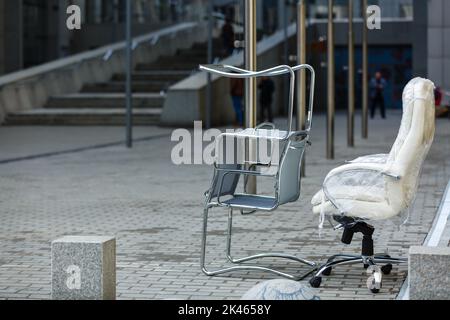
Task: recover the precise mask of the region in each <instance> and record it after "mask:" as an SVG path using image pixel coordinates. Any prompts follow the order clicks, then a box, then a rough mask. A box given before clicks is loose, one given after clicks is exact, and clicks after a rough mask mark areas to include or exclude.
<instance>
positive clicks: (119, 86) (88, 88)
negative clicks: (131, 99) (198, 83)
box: [81, 81, 171, 93]
mask: <svg viewBox="0 0 450 320" xmlns="http://www.w3.org/2000/svg"><path fill="white" fill-rule="evenodd" d="M170 85H171V82H170V81H133V83H132V90H133V92H138V93H139V92H141V93H143V92H161V91H165V90H167V89H168V88H169V87H170ZM81 92H82V93H96V92H104V93H119V92H125V82H124V81H110V82H103V83H93V84H88V85H85V86H84V87H83V89H82V90H81Z"/></svg>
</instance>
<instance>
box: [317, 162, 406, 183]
mask: <svg viewBox="0 0 450 320" xmlns="http://www.w3.org/2000/svg"><path fill="white" fill-rule="evenodd" d="M350 170H368V171H375V172H378V173H380V174H383V175H385V176H387V177H390V178H394V179H396V180H400V179H401V176H400V175H399V174H397V173H396V172H391V171H389V170H387V169H386V165H385V164H384V163H364V162H361V163H360V162H356V163H353V162H352V163H349V164H346V165H343V166H340V167H337V168H335V169H333V170H332V171H330V173H329V174H328V175H327V178H328V177H331V176H334V175H336V174H339V173H341V172H345V171H350ZM325 179H326V178H325Z"/></svg>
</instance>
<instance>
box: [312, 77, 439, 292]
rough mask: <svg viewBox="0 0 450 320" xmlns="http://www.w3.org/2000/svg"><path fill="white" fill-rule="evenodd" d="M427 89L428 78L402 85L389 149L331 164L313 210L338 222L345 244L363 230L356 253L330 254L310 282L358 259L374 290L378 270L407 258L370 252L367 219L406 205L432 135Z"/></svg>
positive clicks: (431, 107)
mask: <svg viewBox="0 0 450 320" xmlns="http://www.w3.org/2000/svg"><path fill="white" fill-rule="evenodd" d="M433 89H434V85H433V83H432V82H431V81H429V80H426V79H422V78H415V79H413V80H411V81H410V82H409V83H408V85H407V86H406V87H405V89H404V93H403V117H402V122H401V127H400V131H399V133H398V136H397V139H396V141H395V144H394V146H393V147H392V150H391V152H390V154H386V155H372V156H366V157H361V158H358V159H356V160H354V161H351V162H350V163H349V164H347V165H344V166H341V167H339V168H337V169H334V170H333V171H331V172H330V173H329V174H328V176H327V177H326V178H325V182H324V183H323V188H322V190H320V191H319V192H318V193H317V194H316V195H315V196H314V198H313V199H312V205H313V206H314V208H313V211H314V213H315V214H320V215H321V221H322V224H323V221H324V219H325V217H328V219H329V220H330V223H331V224H332V225H333V221H332V220H333V219H334V220H335V221H336V222H337V223H338V224H339V225H338V226H337V227H335V229H343V230H344V233H343V236H342V242H343V243H345V244H350V243H351V242H352V239H353V235H354V234H355V233H362V234H363V240H362V253H361V255H360V256H355V255H347V254H339V255H335V256H333V257H331V258H330V259H329V260H328V262H327V263H325V264H324V265H323V266H321V267H320V268H319V270H318V271H317V273H316V274H315V276H314V277H313V278H312V279H311V280H310V284H311V286H312V287H315V288H317V287H319V286H320V285H321V281H322V275H326V276H328V275H330V274H331V272H332V268H334V267H337V266H340V265H351V264H359V263H362V264H364V266H365V267H366V268H368V270H367V272H368V274H369V275H370V277H369V279H368V281H367V286H368V288H369V290H371V291H372V292H373V293H377V292H379V290H380V288H381V286H382V275H383V274H389V273H390V272H391V270H392V264H401V263H407V260H406V259H396V258H392V257H390V256H389V255H374V245H373V240H372V235H373V233H374V231H375V229H374V227H373V226H371V225H369V224H368V223H367V221H368V220H374V221H375V220H385V219H390V218H393V217H394V216H398V215H399V214H401V213H402V212H405V211H406V210H408V208H409V207H410V206H411V205H412V203H413V201H414V198H415V194H416V192H417V187H418V181H419V178H420V171H421V167H422V165H423V162H424V160H425V158H426V156H427V154H428V151H429V149H430V147H431V144H432V142H433V138H434V131H435V108H434V98H433ZM331 218H333V219H331ZM377 264H380V265H383V266H382V267H379V266H378V265H377Z"/></svg>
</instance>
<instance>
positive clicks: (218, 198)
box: [217, 169, 276, 205]
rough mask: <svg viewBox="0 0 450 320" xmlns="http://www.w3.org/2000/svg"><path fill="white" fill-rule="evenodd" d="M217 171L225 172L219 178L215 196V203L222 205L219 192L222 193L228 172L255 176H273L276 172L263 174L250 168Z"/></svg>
mask: <svg viewBox="0 0 450 320" xmlns="http://www.w3.org/2000/svg"><path fill="white" fill-rule="evenodd" d="M217 170H218V171H225V173H224V174H223V176H222V177H221V179H220V182H219V183H220V184H219V191H218V193H217V194H218V196H217V203H218V204H219V205H222V202H221V201H220V197H221V196H220V194H221V193H222V187H223V182H224V180H225V177H226V176H227V175H229V174H234V175H237V174H239V175H240V174H242V175H246V176H257V177H268V178H275V177H276V174H263V173H260V172H257V171H251V170H227V169H217Z"/></svg>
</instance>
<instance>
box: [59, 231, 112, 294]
mask: <svg viewBox="0 0 450 320" xmlns="http://www.w3.org/2000/svg"><path fill="white" fill-rule="evenodd" d="M52 299H54V300H115V299H116V240H115V239H114V238H112V237H92V236H90V237H85V236H68V237H63V238H61V239H58V240H55V241H53V242H52Z"/></svg>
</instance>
